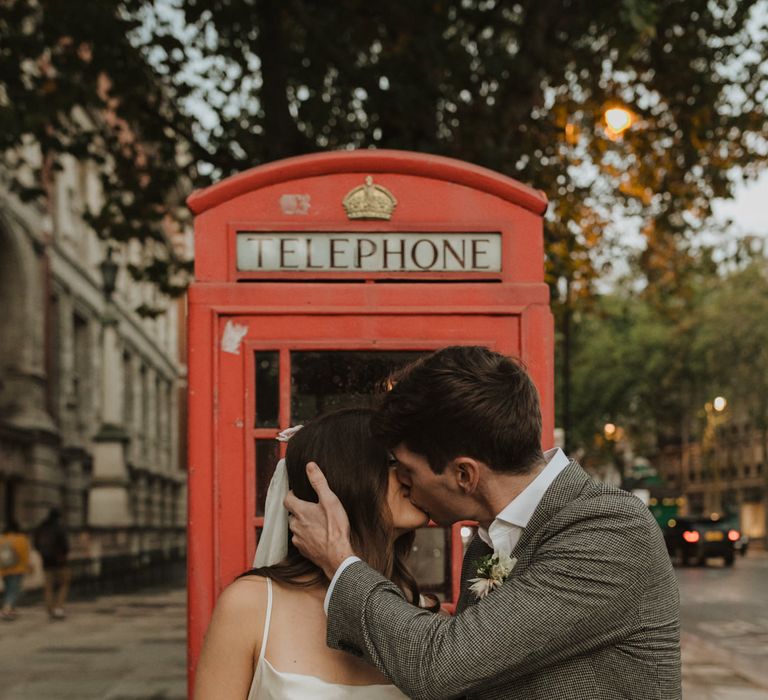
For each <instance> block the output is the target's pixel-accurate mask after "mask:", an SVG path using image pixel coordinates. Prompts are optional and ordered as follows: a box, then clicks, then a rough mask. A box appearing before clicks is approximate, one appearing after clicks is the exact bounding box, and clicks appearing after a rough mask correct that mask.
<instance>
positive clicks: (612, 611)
mask: <svg viewBox="0 0 768 700" xmlns="http://www.w3.org/2000/svg"><path fill="white" fill-rule="evenodd" d="M489 552H490V550H489V549H488V548H487V547H486V546H485V544H483V543H482V541H480V540H479V538H475V539H474V540H473V541H472V543H471V544H470V546H469V550H468V551H467V554H466V556H465V559H464V562H465V563H464V571H463V573H462V590H463V591H464V593H463V595H462V597H461V600H460V601H459V605H458V612H457V614H456V616H454V617H446V616H443V615H435V614H434V613H431V612H427V611H424V610H420V609H419V608H416V607H413V606H411V605H409V604H408V603H407V602H406V601H405V600H404V599H403V597H402V595H401V593H400V591H399V589H398V588H396V587H395V586H394V585H393V584H392V583H390V582H389V581H387V580H386V579H385V578H383V577H382V576H380V575H379V574H378V573H376V572H375V571H373V570H371V569H370V568H369V567H368V566H366V565H365V564H364V563H362V562H358V563H355V564H352V565H351V566H349V567H348V568H347V569H346V570H345V571H344V572H343V573H342V575H341V576H340V577H339V579H338V581H337V582H336V586H335V588H334V590H333V594H332V596H331V600H330V606H329V611H328V643H329V645H330V646H331V647H334V648H337V649H343V650H345V651H350V652H352V653H356V654H359V655H362V656H364V657H365V658H367V659H368V660H370V661H371V662H372V663H374V664H375V665H376V666H378V667H379V668H380V669H381V670H382V671H383V672H384V673H386V674H387V675H388V676H389V677H390V678H391V679H392V681H393V682H394V683H395V684H396V685H397V686H399V687H400V689H401V690H402V691H403V692H404V693H405V694H406V695H409V696H410V697H412V698H424V699H425V700H432V699H434V700H437V699H442V698H454V697H463V696H466V697H469V698H487V699H489V700H490V699H496V698H509V699H510V700H511V699H516V700H621V699H623V698H627V699H631V700H679V699H680V695H681V691H680V630H679V599H678V590H677V583H676V580H675V576H674V572H673V570H672V567H671V564H670V561H669V557H668V555H667V552H666V549H665V547H664V541H663V538H662V535H661V532H660V531H659V527H658V526H657V524H656V522H655V521H654V520H653V518H652V517H651V515H650V513H649V511H648V509H647V508H646V506H644V505H643V504H642V503H641V502H640V500H638V499H637V498H635V497H634V496H632V495H630V494H628V493H625V492H624V491H620V490H618V489H615V488H611V487H608V486H604V485H601V484H598V483H596V482H594V481H593V480H592V479H590V478H589V477H588V476H587V474H586V473H585V472H584V471H583V470H582V469H581V467H580V466H579V465H578V464H577V463H576V462H571V463H570V464H569V465H568V467H566V468H565V469H564V470H563V471H562V472H561V473H560V474H559V475H558V477H557V478H556V479H555V481H554V482H553V483H552V485H551V486H550V488H549V489H548V490H547V492H546V493H545V495H544V498H543V499H542V500H541V503H540V504H539V506H538V508H537V509H536V511H535V512H534V514H533V517H532V518H531V521H530V523H529V524H528V526H527V527H526V528H525V530H524V531H523V534H522V537H521V538H520V541H519V543H518V545H517V547H516V548H515V551H514V552H513V556H515V557H517V560H518V561H517V565H516V566H515V568H514V570H513V571H512V574H511V576H510V577H509V579H507V581H506V582H505V583H504V585H503V586H502V587H501V588H500V589H498V590H497V591H494V592H493V593H491V594H490V595H489V596H487V597H486V598H485V599H484V600H482V601H481V602H475V601H474V600H472V599H471V598H472V596H471V594H469V595H468V594H467V592H466V580H467V579H468V578H472V577H473V576H474V575H475V571H474V570H475V561H476V560H477V558H478V557H480V556H482V555H484V554H487V553H489Z"/></svg>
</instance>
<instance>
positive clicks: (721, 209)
mask: <svg viewBox="0 0 768 700" xmlns="http://www.w3.org/2000/svg"><path fill="white" fill-rule="evenodd" d="M713 206H714V210H715V215H716V216H717V218H718V219H720V220H726V219H728V218H730V219H732V220H733V227H732V230H733V232H734V233H736V234H740V235H757V236H762V237H763V238H766V239H768V172H764V173H763V174H762V176H761V177H759V178H758V179H757V180H755V181H753V182H750V183H748V184H746V185H740V186H739V187H738V188H737V190H736V192H735V197H734V198H733V199H730V200H717V201H716V202H715V203H714V205H713Z"/></svg>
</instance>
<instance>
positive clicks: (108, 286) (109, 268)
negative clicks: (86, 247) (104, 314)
mask: <svg viewBox="0 0 768 700" xmlns="http://www.w3.org/2000/svg"><path fill="white" fill-rule="evenodd" d="M113 252H114V251H113V248H112V246H108V247H107V257H106V258H104V260H102V262H101V265H99V269H100V270H101V282H102V287H101V288H102V290H103V291H104V296H105V297H106V299H107V301H109V300H111V299H112V295H113V294H114V293H115V289H116V288H117V272H118V269H119V268H118V265H117V263H116V262H115V261H114V260H113V259H112V253H113Z"/></svg>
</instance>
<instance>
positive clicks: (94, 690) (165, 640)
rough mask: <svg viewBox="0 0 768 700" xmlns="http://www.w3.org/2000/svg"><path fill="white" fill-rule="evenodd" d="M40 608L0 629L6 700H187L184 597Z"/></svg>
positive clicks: (121, 598)
mask: <svg viewBox="0 0 768 700" xmlns="http://www.w3.org/2000/svg"><path fill="white" fill-rule="evenodd" d="M67 611H68V617H67V619H66V620H63V621H50V620H49V619H48V616H47V615H46V614H45V612H44V611H43V609H42V607H41V606H35V607H22V608H21V610H20V615H19V618H18V619H17V620H16V621H14V622H1V623H0V679H2V681H1V682H0V700H75V699H77V700H183V698H185V697H186V661H185V653H186V648H185V646H186V645H185V624H186V619H185V593H184V591H183V590H174V591H157V592H145V593H142V594H140V595H116V596H105V597H103V598H98V599H96V600H92V601H86V602H73V603H70V604H69V605H68V606H67Z"/></svg>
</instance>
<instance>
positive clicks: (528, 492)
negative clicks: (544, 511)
mask: <svg viewBox="0 0 768 700" xmlns="http://www.w3.org/2000/svg"><path fill="white" fill-rule="evenodd" d="M544 459H545V460H546V461H547V465H546V466H545V467H544V469H542V470H541V471H540V472H539V473H538V474H537V475H536V478H535V479H534V480H533V481H532V482H531V483H530V484H528V486H526V487H525V488H524V489H523V490H522V491H521V492H520V493H519V494H518V495H517V496H516V497H515V498H513V499H512V501H510V502H509V503H508V504H507V505H506V506H505V507H504V509H503V510H502V511H501V512H500V513H499V514H498V515H497V516H496V518H495V519H494V521H493V523H491V527H490V528H489V529H493V530H497V529H499V526H502V527H504V528H505V529H506V527H509V526H512V527H518V528H524V527H526V526H527V525H528V523H529V522H530V520H531V517H532V516H533V513H534V511H535V510H536V508H537V507H538V505H539V503H540V502H541V499H542V498H543V497H544V494H545V493H546V492H547V489H548V488H549V487H550V486H551V485H552V482H553V481H554V480H555V479H556V478H557V476H558V474H560V472H561V471H563V469H565V468H566V467H567V466H568V464H569V463H570V462H569V460H568V457H566V455H565V452H563V451H562V450H561V449H560V448H559V447H555V448H553V449H551V450H547V451H546V452H545V453H544ZM478 534H479V535H480V539H482V540H483V541H484V542H485V543H486V544H488V545H489V546H493V545H492V544H491V537H490V535H489V533H488V530H486V529H485V528H483V527H481V528H478ZM493 539H495V538H493Z"/></svg>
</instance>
